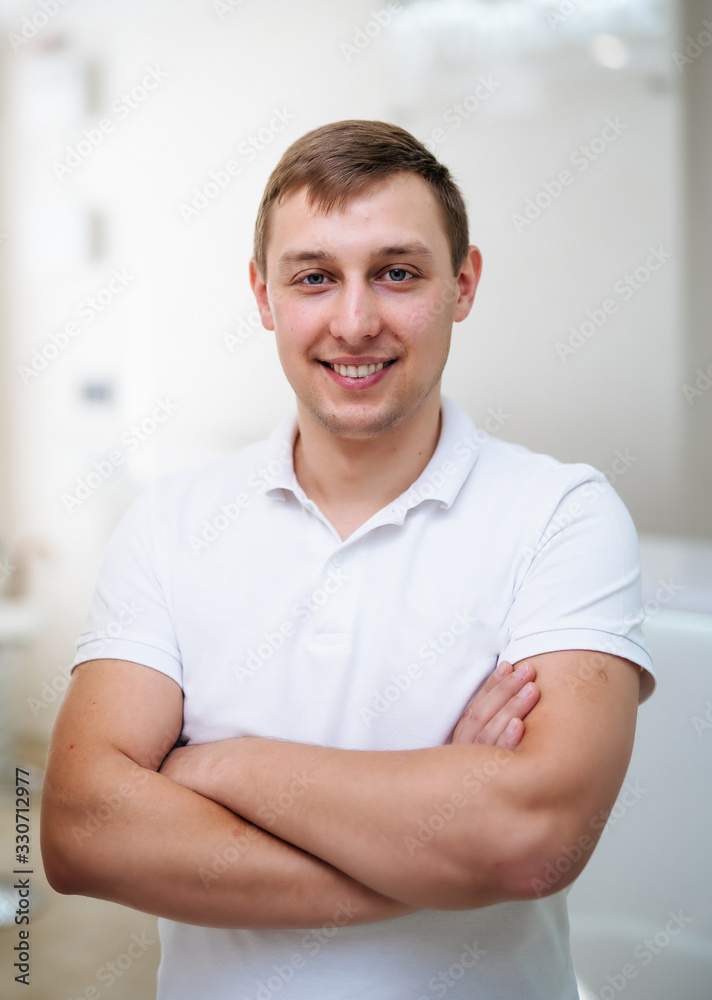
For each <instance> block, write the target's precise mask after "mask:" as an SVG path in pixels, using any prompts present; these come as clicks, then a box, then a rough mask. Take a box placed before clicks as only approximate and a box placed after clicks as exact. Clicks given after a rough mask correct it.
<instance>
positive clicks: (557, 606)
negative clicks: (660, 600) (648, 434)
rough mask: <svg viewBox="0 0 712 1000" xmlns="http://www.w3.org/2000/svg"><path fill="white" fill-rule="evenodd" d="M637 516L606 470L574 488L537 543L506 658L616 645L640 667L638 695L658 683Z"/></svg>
mask: <svg viewBox="0 0 712 1000" xmlns="http://www.w3.org/2000/svg"><path fill="white" fill-rule="evenodd" d="M643 617H644V610H643V607H642V597H641V589H640V552H639V548H638V538H637V534H636V531H635V526H634V524H633V520H632V518H631V516H630V514H629V513H628V510H627V508H626V506H625V504H624V503H623V501H622V500H621V499H620V497H619V496H618V494H617V493H616V492H615V490H614V489H613V487H612V486H611V485H610V484H609V483H608V480H607V479H606V478H605V476H603V474H602V473H595V474H594V475H593V476H591V477H590V478H589V479H588V480H586V481H584V482H580V483H578V484H577V485H575V486H574V487H572V488H571V489H569V490H568V491H567V492H566V493H565V495H564V496H563V497H562V499H561V500H560V502H559V503H558V505H557V506H556V508H555V510H554V512H553V514H552V515H551V518H550V519H549V521H548V523H547V524H546V526H545V528H544V530H543V531H542V532H541V535H540V537H539V539H538V540H537V542H536V544H535V545H534V546H533V551H532V553H531V558H530V561H529V563H528V565H527V567H526V569H525V570H524V572H523V575H522V579H521V581H520V584H519V586H518V589H517V591H516V593H515V597H514V600H513V603H512V605H511V606H510V609H509V612H508V614H507V619H506V627H507V643H506V646H505V648H504V649H503V651H502V653H501V655H500V658H499V659H500V661H501V660H508V661H509V662H511V663H516V662H517V661H518V660H521V659H523V658H524V657H527V656H535V655H537V654H538V653H549V652H554V651H557V650H564V649H590V650H596V651H597V652H604V653H613V654H615V655H616V656H620V657H623V658H625V659H627V660H632V661H633V663H637V664H638V665H639V666H640V667H641V668H642V673H641V683H640V695H639V703H642V702H644V701H646V700H647V699H648V698H649V697H650V695H651V694H652V693H653V690H654V688H655V683H656V682H655V673H654V668H653V665H652V661H651V659H650V654H649V653H648V650H647V646H646V643H645V638H644V635H643V631H642V628H641V624H642V621H643Z"/></svg>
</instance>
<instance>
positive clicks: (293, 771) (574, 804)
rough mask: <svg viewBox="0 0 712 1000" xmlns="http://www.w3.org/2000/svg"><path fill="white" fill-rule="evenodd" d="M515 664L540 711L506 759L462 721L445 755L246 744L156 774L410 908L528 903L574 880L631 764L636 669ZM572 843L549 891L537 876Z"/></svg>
mask: <svg viewBox="0 0 712 1000" xmlns="http://www.w3.org/2000/svg"><path fill="white" fill-rule="evenodd" d="M522 662H523V663H528V664H529V665H530V671H531V673H530V676H532V677H533V676H534V668H535V671H536V677H537V684H538V688H539V690H540V692H541V700H540V701H539V704H538V705H537V706H536V708H535V709H534V710H533V711H532V712H531V715H529V716H528V717H527V724H526V733H524V737H523V739H522V740H521V743H520V744H519V746H518V747H517V749H515V750H506V749H503V748H502V746H501V745H500V746H486V745H482V744H481V743H477V742H471V741H468V740H469V737H468V730H470V729H472V728H473V727H475V728H476V726H477V725H479V723H478V721H477V720H476V718H474V717H473V718H468V717H467V713H466V716H465V717H464V718H463V720H461V722H460V723H459V724H458V726H457V727H456V730H455V732H454V734H453V743H452V744H451V745H447V746H443V747H434V748H427V749H423V750H411V751H402V752H401V751H377V752H370V751H349V750H334V749H330V748H326V747H320V746H312V745H308V744H301V743H290V742H283V741H279V740H261V739H253V738H246V739H238V740H226V741H223V742H221V743H212V744H206V745H204V746H202V747H200V746H199V747H189V748H185V749H181V750H177V751H174V753H173V754H171V756H170V757H169V759H168V761H167V762H166V765H165V770H166V772H167V773H168V774H169V775H171V776H172V777H173V778H174V780H177V781H180V782H183V783H185V784H186V785H187V786H189V787H191V788H194V789H197V790H198V791H200V792H201V793H202V794H204V795H207V796H209V797H211V798H214V799H215V800H216V801H218V802H221V803H223V804H226V805H227V806H228V807H229V808H230V809H232V810H234V811H236V812H239V813H240V814H241V815H243V816H245V817H246V818H248V819H249V820H251V821H252V822H254V823H256V824H260V825H262V826H263V827H265V828H267V829H269V830H270V831H271V832H273V833H274V834H276V835H277V836H279V837H281V838H283V839H284V840H287V841H289V842H290V843H292V844H295V845H297V846H299V847H301V848H303V849H304V850H306V851H309V852H310V853H312V854H314V855H316V856H318V857H320V858H323V859H324V860H325V861H327V862H329V863H330V864H332V865H334V866H336V867H337V868H339V869H340V870H342V871H344V872H347V873H348V874H349V875H351V876H352V877H353V878H355V879H357V880H358V881H359V882H361V883H363V884H364V885H368V886H370V887H371V888H373V889H374V890H376V891H377V892H380V893H383V894H385V895H387V896H389V897H392V898H394V899H400V900H402V901H404V902H406V903H409V904H411V905H413V906H417V907H433V908H440V909H460V908H474V907H480V906H488V905H491V904H493V903H498V902H503V901H506V900H512V899H531V898H535V897H536V896H539V895H544V894H546V893H547V892H549V891H558V890H560V889H562V888H564V887H565V886H566V885H568V884H569V883H570V882H571V881H573V879H574V878H575V877H576V875H578V874H579V872H580V871H581V870H582V868H583V867H584V865H585V863H586V861H587V860H588V858H589V857H590V854H591V851H592V849H593V847H594V846H595V843H596V842H597V840H598V837H599V836H600V832H601V830H602V828H603V820H602V817H605V816H606V815H607V814H608V812H609V811H610V809H611V808H612V806H613V804H614V802H615V799H616V796H617V794H618V791H619V789H620V786H621V784H622V782H623V778H624V776H625V772H626V769H627V766H628V762H629V760H630V754H631V751H632V746H633V735H634V730H635V720H636V712H637V704H638V690H639V679H640V668H639V667H638V666H637V665H635V664H633V663H631V662H630V661H628V660H625V659H622V658H621V657H617V656H613V655H611V654H607V653H596V652H591V651H587V650H569V651H563V652H554V653H545V654H541V655H539V656H534V657H530V658H529V659H528V660H527V661H522ZM507 682H508V683H514V681H513V679H511V680H510V679H509V678H508V679H507ZM504 683H505V682H502V684H503V685H504ZM474 714H475V715H476V712H475V713H474ZM582 838H587V839H586V840H585V841H584V840H582ZM583 844H585V845H586V847H585V849H584V850H582V851H581V857H580V860H579V861H578V862H577V863H575V864H571V867H570V869H569V870H568V872H567V874H566V875H565V877H563V878H561V879H560V880H559V881H557V882H556V883H555V884H554V885H552V886H551V887H549V885H548V883H547V881H546V873H547V871H548V870H549V869H548V867H547V866H549V865H552V864H553V865H554V866H555V863H556V861H557V860H559V858H560V857H561V856H562V855H563V852H564V851H565V849H566V848H572V847H574V846H575V845H583ZM567 860H569V861H570V859H567ZM542 886H546V889H545V890H544V891H542V888H541V887H542Z"/></svg>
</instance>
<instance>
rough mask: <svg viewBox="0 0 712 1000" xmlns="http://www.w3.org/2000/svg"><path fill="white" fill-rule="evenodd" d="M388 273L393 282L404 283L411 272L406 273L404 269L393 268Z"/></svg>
mask: <svg viewBox="0 0 712 1000" xmlns="http://www.w3.org/2000/svg"><path fill="white" fill-rule="evenodd" d="M386 273H387V274H388V276H389V277H390V278H391V280H392V281H404V280H405V279H406V278H407V277H409V276H410V271H406V270H405V268H404V267H392V268H391V269H390V271H387V272H386Z"/></svg>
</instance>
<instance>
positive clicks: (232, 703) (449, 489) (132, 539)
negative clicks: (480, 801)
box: [74, 398, 655, 1000]
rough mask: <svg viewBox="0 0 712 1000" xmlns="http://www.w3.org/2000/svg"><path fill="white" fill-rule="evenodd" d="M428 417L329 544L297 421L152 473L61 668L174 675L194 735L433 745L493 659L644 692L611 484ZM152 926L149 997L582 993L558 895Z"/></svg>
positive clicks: (628, 533)
mask: <svg viewBox="0 0 712 1000" xmlns="http://www.w3.org/2000/svg"><path fill="white" fill-rule="evenodd" d="M442 416H443V420H442V430H441V434H440V439H439V442H438V445H437V448H436V450H435V453H434V454H433V457H432V459H431V461H430V462H429V464H428V466H427V468H426V469H425V470H424V472H423V473H422V475H421V476H420V478H419V479H418V480H417V481H416V482H415V483H414V484H413V486H412V487H411V488H410V489H409V490H407V491H406V492H405V493H404V494H403V495H402V496H401V497H399V498H398V500H396V501H395V502H394V503H392V504H389V505H388V506H387V507H384V508H383V509H382V510H380V511H379V512H378V513H377V514H374V515H373V517H371V518H370V519H369V520H368V521H367V522H366V523H365V524H364V525H362V526H361V527H360V528H359V529H358V530H357V531H355V532H354V533H353V534H352V535H351V536H349V538H347V539H346V540H345V541H342V540H341V539H340V538H339V535H338V534H337V532H336V530H335V529H334V528H333V526H332V525H331V524H330V523H329V522H328V520H327V519H326V518H325V517H324V515H323V514H322V513H321V511H320V510H319V509H318V508H317V506H316V505H315V504H314V503H313V502H312V501H311V500H310V499H309V498H308V497H307V496H306V494H305V493H304V491H303V490H302V489H301V487H300V485H299V483H298V482H297V480H296V477H295V475H294V468H293V465H292V444H293V440H294V435H295V433H296V418H295V417H289V418H288V419H286V420H284V421H283V422H282V423H281V424H280V425H279V427H277V429H276V430H275V431H274V433H273V434H272V435H271V436H270V437H269V438H268V439H267V440H266V441H263V442H259V443H257V444H254V445H251V446H250V447H248V448H246V449H244V450H243V451H242V452H240V453H239V454H237V455H234V456H230V457H228V458H226V459H221V460H219V461H217V462H213V463H211V464H210V465H207V466H204V467H203V468H200V469H198V470H196V471H193V472H189V473H180V474H176V475H172V476H167V477H164V478H162V479H160V480H159V481H157V482H156V483H155V484H154V485H153V486H152V487H151V488H150V489H149V490H148V491H147V492H146V493H144V494H143V495H142V496H141V497H140V498H139V499H138V500H137V501H136V502H135V503H134V504H133V506H132V507H131V509H130V510H129V511H128V513H127V514H126V515H125V517H124V519H123V520H122V522H121V523H120V525H119V527H118V529H117V531H116V533H115V534H114V537H113V539H112V540H111V542H110V544H109V547H108V550H107V553H106V556H105V560H104V563H103V565H102V568H101V571H100V574H99V578H98V582H97V585H96V590H95V594H94V597H93V600H92V604H91V609H90V613H89V619H88V623H87V630H86V631H85V632H84V633H83V634H82V636H81V637H80V639H79V642H78V651H77V655H76V658H75V661H74V663H75V664H77V663H81V662H84V661H85V660H90V659H94V658H96V657H111V658H115V659H125V660H131V661H133V662H135V663H141V664H145V665H146V666H149V667H153V668H154V669H156V670H160V671H162V672H163V673H165V674H167V675H168V676H170V677H172V678H173V679H174V680H176V681H177V682H178V683H179V684H180V685H181V687H182V688H183V691H184V695H185V703H184V729H183V738H184V739H185V740H186V741H187V742H188V743H203V742H206V741H210V740H221V739H227V738H230V737H236V736H245V735H254V736H261V737H266V738H273V737H278V738H281V739H287V740H296V741H299V742H306V743H317V744H322V745H324V746H332V747H342V748H346V749H362V750H396V749H414V748H419V747H428V746H438V745H441V744H443V743H446V742H447V741H448V740H449V737H450V734H451V732H452V729H453V726H454V725H455V723H456V722H457V720H458V719H459V717H460V716H461V714H462V712H463V711H464V709H465V707H466V706H467V704H468V703H469V701H470V700H471V699H472V696H473V694H474V692H475V691H476V689H477V688H478V687H479V686H480V685H481V683H482V682H483V681H484V680H485V678H486V677H487V676H489V674H490V673H491V672H492V670H493V669H494V667H495V666H496V664H497V662H498V661H499V660H503V659H506V660H509V661H510V662H512V663H516V662H517V661H518V660H521V659H522V658H523V657H527V656H534V655H536V654H537V653H545V652H550V651H554V650H562V649H591V650H600V651H604V652H611V653H615V654H617V655H618V656H622V657H625V658H627V659H629V660H632V661H633V662H634V663H637V664H639V665H640V666H641V667H642V668H643V673H642V678H641V680H642V683H641V701H642V700H644V699H645V698H647V697H648V696H649V695H650V693H651V692H652V690H653V687H654V683H655V682H654V679H653V674H652V672H651V670H652V665H651V662H650V657H649V655H648V653H647V651H646V647H645V641H644V639H643V636H642V633H641V629H640V623H641V621H642V617H643V611H642V607H641V598H640V589H639V579H640V565H639V555H638V545H637V538H636V534H635V529H634V526H633V523H632V520H631V518H630V515H629V514H628V512H627V510H626V508H625V506H624V505H623V503H622V501H621V500H620V498H619V497H618V495H617V494H616V492H615V491H614V490H613V488H612V487H611V486H610V485H609V483H608V481H607V480H606V478H605V476H603V474H602V473H600V472H598V471H596V470H595V469H593V468H592V467H591V466H589V465H583V464H573V465H565V464H562V463H560V462H558V461H556V460H555V459H553V458H551V457H549V456H547V455H540V454H535V453H533V452H531V451H529V450H528V449H526V448H523V447H521V446H519V445H514V444H509V443H506V442H503V441H499V440H497V439H496V438H493V437H491V436H490V435H488V434H486V433H485V432H483V431H480V430H478V429H477V428H476V427H475V425H474V424H473V422H472V421H471V420H470V418H469V417H468V416H467V415H466V414H465V413H464V411H463V410H462V409H461V408H460V407H458V406H457V405H456V404H455V403H453V402H452V401H450V400H448V399H447V398H443V401H442ZM337 922H338V921H337ZM159 926H160V932H161V940H162V945H163V953H162V960H161V967H160V970H159V989H158V997H159V1000H169V998H170V1000H195V998H197V997H199V996H209V997H210V998H211V1000H223V998H224V1000H228V998H230V1000H271V998H272V997H273V996H277V995H278V996H279V997H280V1000H281V998H284V1000H296V998H298V1000H319V998H322V997H323V998H325V1000H326V998H328V1000H340V998H347V997H349V998H351V997H353V998H357V997H358V998H363V997H366V996H368V997H369V998H374V1000H377V998H383V1000H386V998H389V1000H395V998H397V1000H401V998H402V1000H423V998H428V1000H429V998H431V997H437V996H444V995H445V994H447V996H448V1000H465V998H467V1000H470V998H472V997H474V996H477V997H478V1000H495V998H507V1000H520V998H521V1000H534V998H542V1000H574V998H576V997H577V995H578V994H577V990H576V985H575V979H574V976H573V971H572V966H571V959H570V953H569V946H568V919H567V913H566V892H565V891H564V892H559V893H556V894H554V895H552V896H549V897H547V898H545V899H539V900H535V901H531V902H529V901H527V902H510V903H502V904H498V905H496V906H489V907H485V908H483V909H476V910H465V911H462V910H458V911H435V910H424V911H420V912H418V913H414V914H410V915H408V916H405V917H400V918H397V919H395V920H389V921H382V922H379V923H374V924H366V925H359V926H348V927H339V928H338V929H337V928H335V927H334V926H332V927H329V928H327V929H323V930H318V929H314V930H313V931H305V930H303V929H295V930H222V929H212V928H204V927H193V926H191V925H187V924H180V923H176V922H173V921H168V920H160V921H159ZM448 970H449V971H448ZM443 976H444V977H445V978H442V977H443Z"/></svg>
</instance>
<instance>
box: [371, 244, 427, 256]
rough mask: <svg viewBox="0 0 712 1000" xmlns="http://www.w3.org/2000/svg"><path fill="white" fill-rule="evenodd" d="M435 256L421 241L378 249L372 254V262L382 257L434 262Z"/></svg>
mask: <svg viewBox="0 0 712 1000" xmlns="http://www.w3.org/2000/svg"><path fill="white" fill-rule="evenodd" d="M434 256H435V254H434V253H433V251H432V250H431V249H430V247H429V246H427V244H425V243H421V241H420V240H414V241H413V242H412V243H394V244H390V245H386V246H382V247H377V248H376V249H375V250H373V251H372V252H371V254H370V258H371V260H380V259H381V258H382V257H424V258H426V259H428V260H432V258H433V257H434Z"/></svg>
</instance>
